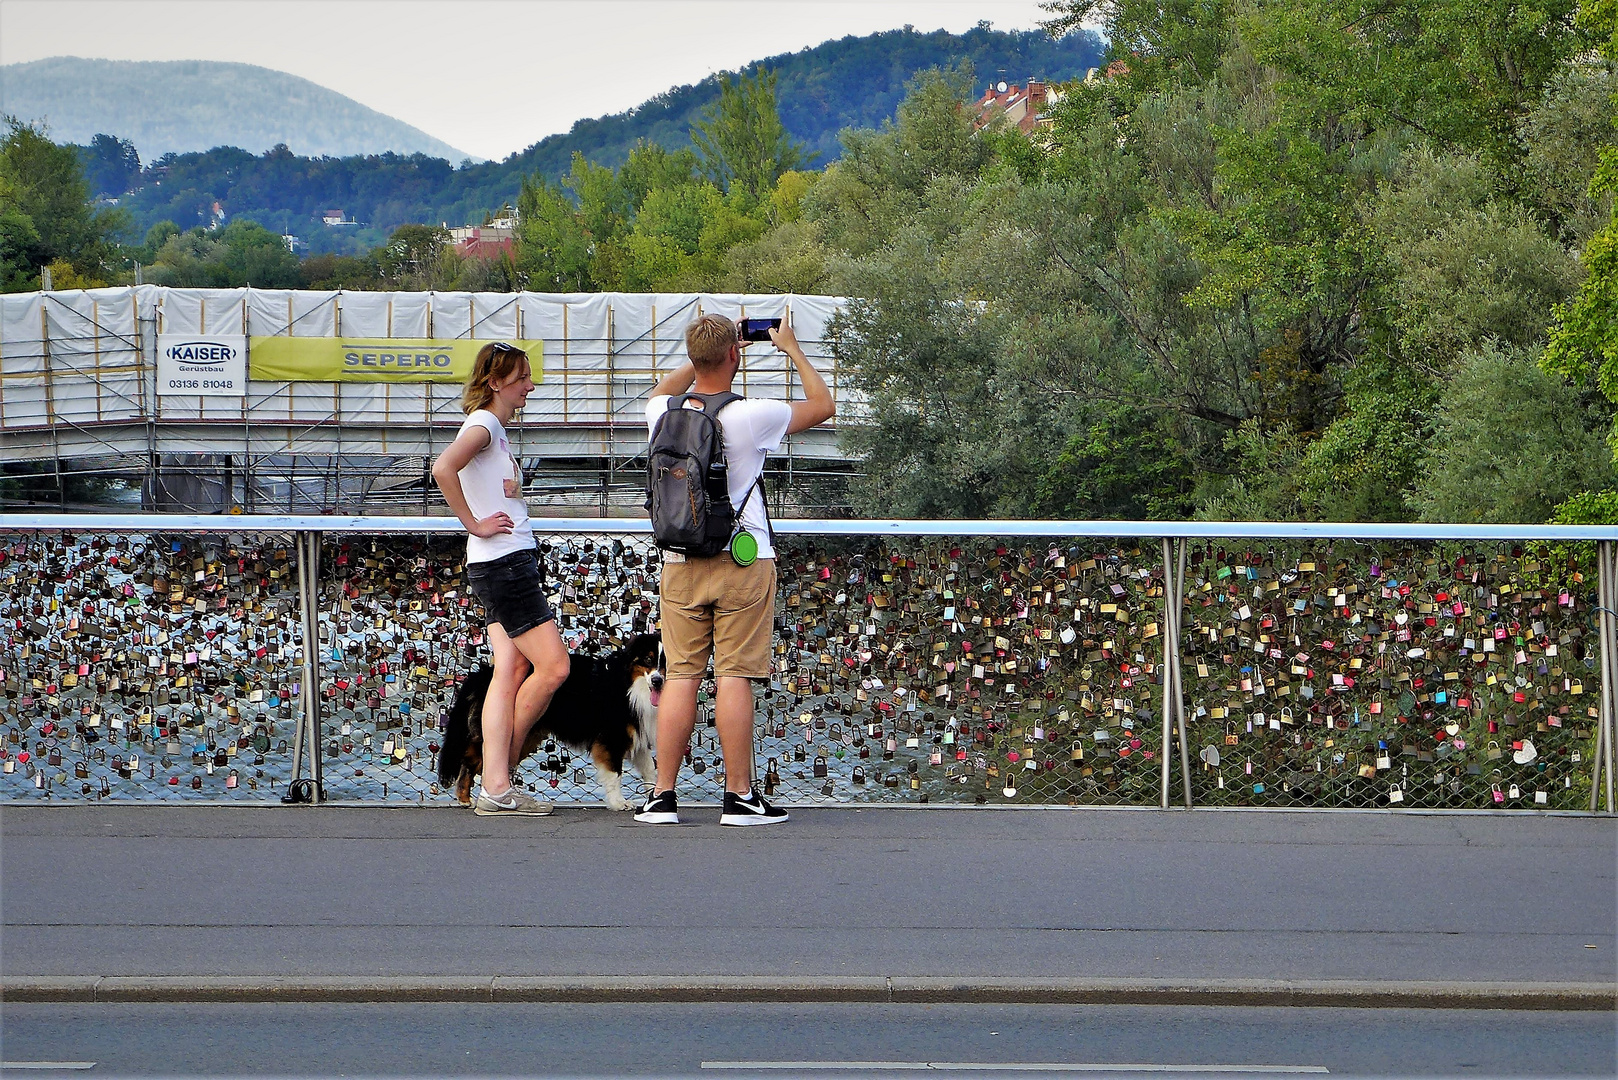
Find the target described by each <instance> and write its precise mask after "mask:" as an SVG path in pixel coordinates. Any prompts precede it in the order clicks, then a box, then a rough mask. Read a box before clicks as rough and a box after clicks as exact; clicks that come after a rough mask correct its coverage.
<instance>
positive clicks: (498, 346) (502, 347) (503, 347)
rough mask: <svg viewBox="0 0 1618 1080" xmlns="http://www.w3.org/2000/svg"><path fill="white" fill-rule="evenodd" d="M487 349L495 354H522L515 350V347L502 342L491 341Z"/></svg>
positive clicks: (519, 350) (517, 349)
mask: <svg viewBox="0 0 1618 1080" xmlns="http://www.w3.org/2000/svg"><path fill="white" fill-rule="evenodd" d="M489 347H490V348H492V349H493V350H494V351H495V352H497V353H502V352H522V350H521V349H519V348H517V346H515V345H512V344H509V343H508V342H504V341H492V342H490V343H489Z"/></svg>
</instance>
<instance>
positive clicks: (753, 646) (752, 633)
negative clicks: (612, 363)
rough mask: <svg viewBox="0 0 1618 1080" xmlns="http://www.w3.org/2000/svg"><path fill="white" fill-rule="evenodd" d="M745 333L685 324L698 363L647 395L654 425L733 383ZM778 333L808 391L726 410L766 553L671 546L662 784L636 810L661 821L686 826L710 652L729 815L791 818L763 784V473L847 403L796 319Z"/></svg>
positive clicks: (768, 576)
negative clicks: (686, 797) (686, 765)
mask: <svg viewBox="0 0 1618 1080" xmlns="http://www.w3.org/2000/svg"><path fill="white" fill-rule="evenodd" d="M736 330H737V328H736V324H735V323H733V322H731V321H730V320H729V319H726V318H721V317H720V316H718V315H704V316H702V317H701V318H699V319H698V320H697V321H696V322H694V323H692V324H691V325H690V326H689V327H687V328H686V332H685V347H686V354H687V355H688V356H690V358H691V359H690V361H689V362H688V363H685V364H682V365H681V366H680V367H679V368H678V369H677V370H675V371H673V372H671V373H669V374H668V375H666V376H664V378H663V380H662V381H661V382H659V383H658V384H657V386H656V388H655V389H653V391H652V398H651V400H650V401H648V402H647V403H646V421H647V425H648V427H649V429H650V430H651V431H652V432H656V430H657V422H658V421H659V420H660V419H662V417H663V414H664V413H665V412H667V411H668V407H669V399H670V397H671V396H673V395H676V394H684V393H686V392H687V391H688V390H691V391H693V392H694V393H698V394H722V393H725V392H726V391H728V390H730V387H731V382H732V380H733V379H735V377H736V371H737V369H738V368H740V367H741V363H742V355H741V350H742V347H743V346H742V343H740V342H739V341H738V340H737V332H736ZM770 340H771V341H772V342H774V343H775V347H776V348H778V349H780V350H781V351H782V352H784V353H786V354H787V356H788V357H790V358H791V360H792V363H793V366H795V367H796V368H797V369H798V378H799V379H800V380H801V381H802V382H803V393H804V400H802V401H795V402H792V403H791V404H790V405H789V404H787V403H786V402H784V401H765V400H758V399H752V398H742V399H741V400H740V401H733V402H731V403H730V404H729V405H726V406H724V407H723V408H722V409H721V410H720V411H719V413H718V416H717V418H718V421H719V424H720V426H721V427H722V428H723V430H724V439H725V459H726V463H727V464H728V466H729V488H730V499H731V505H732V506H734V507H735V508H736V517H737V520H738V523H739V524H740V526H741V527H742V528H744V529H746V530H747V531H748V532H749V533H751V534H752V535H753V536H754V537H755V538H756V539H757V540H758V559H757V560H756V561H755V562H753V563H752V564H751V565H749V566H741V565H738V564H737V562H736V560H735V559H733V558H732V557H731V555H730V552H728V551H725V552H721V553H720V554H718V555H714V556H712V557H710V558H705V559H703V558H696V557H694V556H683V555H680V554H678V553H675V552H664V554H663V580H662V585H661V588H660V596H661V612H660V618H661V627H662V631H663V652H664V656H665V658H666V660H667V662H668V673H667V681H666V682H665V683H664V686H663V697H662V701H661V703H660V704H659V705H658V710H657V784H656V787H655V790H654V791H653V793H652V797H651V798H650V799H649V800H647V802H646V804H645V805H644V806H642V807H641V809H640V812H639V813H637V814H636V815H635V820H636V821H641V822H645V823H647V824H650V825H675V824H678V823H679V820H680V815H679V809H678V807H677V806H676V804H675V799H674V784H675V781H676V780H678V779H679V775H680V765H681V763H682V762H683V761H684V760H685V753H686V748H687V746H688V744H689V743H690V741H691V731H692V729H693V728H694V727H695V726H696V721H697V687H698V686H699V685H700V684H701V682H702V678H703V675H704V674H705V673H706V672H707V668H708V660H709V657H710V656H711V657H712V659H713V668H714V681H715V683H716V685H717V696H716V701H715V702H714V724H715V726H716V727H718V729H719V746H720V750H721V751H722V752H723V754H724V758H725V805H724V809H723V811H722V813H721V814H720V818H719V823H720V824H721V825H767V824H772V823H774V822H777V821H785V820H786V819H787V815H786V812H785V811H784V810H779V809H777V808H775V807H773V806H771V805H770V804H769V803H767V802H765V801H764V797H763V796H762V795H760V794H759V793H758V792H757V791H756V790H754V788H753V680H754V679H768V678H769V677H770V642H771V635H772V634H773V632H774V624H775V548H774V547H773V546H772V545H771V543H770V529H769V523H768V519H767V517H766V515H765V506H764V493H763V490H762V489H761V488H758V487H755V486H754V483H753V482H754V481H755V480H757V479H758V476H759V474H760V473H761V472H762V471H763V469H764V457H765V455H766V454H768V453H770V452H771V451H773V450H777V449H779V448H780V446H781V439H782V437H784V436H786V435H792V434H795V433H797V432H799V431H807V430H808V429H809V428H812V427H814V426H815V425H816V424H821V423H824V422H826V421H827V420H830V419H831V418H832V416H833V414H834V413H835V412H836V406H835V405H834V404H833V403H832V396H831V390H829V389H828V388H827V386H826V380H825V379H822V378H821V377H820V373H819V372H818V371H816V370H815V369H814V368H813V367H812V366H810V363H809V360H808V358H807V357H805V356H804V355H803V349H801V348H800V347H799V346H798V339H797V336H796V335H794V334H793V332H792V329H791V327H789V326H787V325H786V324H785V323H784V322H783V324H782V325H781V326H780V327H779V328H778V329H773V330H771V331H770ZM693 383H694V384H695V386H694V388H693ZM696 404H697V403H696V402H689V403H687V406H686V407H687V408H692V407H695V406H696ZM744 499H745V503H744V502H743V500H744Z"/></svg>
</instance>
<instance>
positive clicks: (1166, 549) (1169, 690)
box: [1158, 536, 1179, 810]
mask: <svg viewBox="0 0 1618 1080" xmlns="http://www.w3.org/2000/svg"><path fill="white" fill-rule="evenodd" d="M1177 638H1178V631H1176V630H1175V629H1174V542H1173V541H1172V540H1170V539H1169V538H1168V537H1166V536H1165V537H1163V753H1162V770H1161V771H1162V788H1161V791H1160V792H1159V799H1158V805H1159V806H1160V807H1161V808H1162V809H1164V810H1167V809H1168V808H1169V742H1170V734H1169V731H1170V728H1169V717H1170V716H1171V715H1172V714H1173V710H1174V681H1175V678H1176V677H1177V676H1176V674H1175V671H1174V654H1175V653H1176V652H1178V651H1179V642H1178V640H1177Z"/></svg>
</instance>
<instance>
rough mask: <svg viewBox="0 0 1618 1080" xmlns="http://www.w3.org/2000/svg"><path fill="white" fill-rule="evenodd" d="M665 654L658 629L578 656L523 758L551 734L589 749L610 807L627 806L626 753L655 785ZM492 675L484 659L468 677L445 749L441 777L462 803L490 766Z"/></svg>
mask: <svg viewBox="0 0 1618 1080" xmlns="http://www.w3.org/2000/svg"><path fill="white" fill-rule="evenodd" d="M662 659H663V652H662V648H661V641H660V639H659V637H658V635H656V634H640V635H637V636H636V637H634V638H632V639H630V641H629V642H628V643H627V644H626V645H624V647H623V648H621V649H619V650H618V651H616V652H613V653H610V654H608V655H606V656H601V657H589V656H574V657H571V658H570V660H571V667H570V668H569V671H568V676H567V681H566V682H564V683H563V684H562V685H561V687H560V688H559V689H558V690H557V691H556V696H555V697H553V698H551V704H550V707H549V708H548V709H546V710H545V715H544V716H541V717H540V718H539V722H538V723H536V724H535V725H534V727H533V730H531V731H530V732H529V733H528V737H527V738H526V739H524V740H523V747H522V755H521V757H520V758H519V759H518V760H519V761H521V760H523V759H526V758H527V757H528V756H529V755H530V754H532V753H533V752H534V751H535V750H537V749H538V748H539V747H540V745H541V744H542V743H543V742H544V741H545V740H546V739H554V740H556V741H557V742H559V743H563V744H565V745H567V746H570V747H572V748H573V749H575V750H580V751H587V752H588V753H589V754H590V758H591V760H592V761H593V762H594V763H595V767H596V773H597V775H598V776H599V778H600V780H601V784H602V787H603V788H604V789H605V792H606V798H607V805H608V806H610V807H612V808H613V809H614V810H623V809H627V807H628V803H627V802H626V801H625V800H624V797H623V772H624V759H625V758H628V759H630V760H631V761H632V762H634V765H635V771H636V772H638V773H640V775H641V779H642V780H644V781H645V782H646V783H647V785H650V784H651V783H652V749H651V747H652V733H653V731H654V724H655V720H656V706H657V698H658V696H659V695H660V694H661V692H662V689H663V670H662ZM493 676H494V669H493V668H491V667H489V666H488V665H487V664H484V665H483V666H481V667H479V668H478V669H477V670H476V671H474V672H472V673H471V674H470V675H468V676H467V677H466V678H465V679H463V680H462V681H461V685H460V689H459V690H457V691H456V693H455V703H454V704H453V705H452V706H450V710H449V727H448V728H447V729H446V730H445V732H444V744H443V748H442V749H441V750H440V751H439V755H438V780H439V782H440V783H441V784H443V785H444V787H445V788H446V789H447V788H449V787H451V786H453V787H454V789H455V796H456V798H458V799H459V800H460V801H461V803H462V805H466V804H469V803H470V802H471V801H472V780H473V778H474V777H476V776H478V775H479V774H481V773H482V772H483V698H484V695H485V694H487V693H488V690H489V680H490V679H491V678H493Z"/></svg>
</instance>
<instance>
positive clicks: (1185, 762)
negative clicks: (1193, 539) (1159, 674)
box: [1174, 540, 1191, 810]
mask: <svg viewBox="0 0 1618 1080" xmlns="http://www.w3.org/2000/svg"><path fill="white" fill-rule="evenodd" d="M1174 546H1175V547H1176V548H1177V549H1178V550H1179V558H1178V559H1176V560H1175V561H1176V562H1177V563H1178V564H1179V568H1180V569H1179V573H1178V574H1177V575H1175V578H1174V720H1175V723H1176V724H1177V725H1179V733H1180V787H1181V790H1182V791H1183V792H1184V793H1185V808H1186V809H1187V810H1189V809H1191V752H1190V750H1189V749H1188V748H1187V746H1186V735H1185V663H1184V661H1183V659H1182V657H1181V656H1180V646H1181V642H1182V638H1181V636H1180V622H1181V620H1182V619H1184V618H1185V554H1186V552H1185V541H1184V540H1176V541H1175V542H1174Z"/></svg>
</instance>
